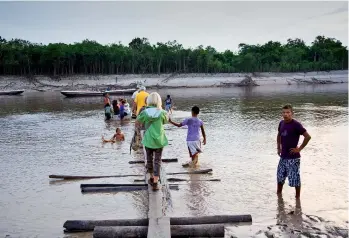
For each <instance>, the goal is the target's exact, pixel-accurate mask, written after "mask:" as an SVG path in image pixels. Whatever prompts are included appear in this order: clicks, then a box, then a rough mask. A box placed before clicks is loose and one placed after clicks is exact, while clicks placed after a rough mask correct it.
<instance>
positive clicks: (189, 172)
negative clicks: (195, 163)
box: [167, 169, 213, 175]
mask: <svg viewBox="0 0 349 238" xmlns="http://www.w3.org/2000/svg"><path fill="white" fill-rule="evenodd" d="M212 171H213V170H212V169H203V170H195V171H188V172H176V173H167V174H169V175H174V174H208V173H211V172H212Z"/></svg>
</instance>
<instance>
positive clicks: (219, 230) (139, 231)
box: [93, 224, 224, 238]
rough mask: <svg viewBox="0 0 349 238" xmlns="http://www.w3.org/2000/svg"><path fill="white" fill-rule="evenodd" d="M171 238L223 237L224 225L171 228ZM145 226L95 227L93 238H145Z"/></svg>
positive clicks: (146, 229) (146, 231)
mask: <svg viewBox="0 0 349 238" xmlns="http://www.w3.org/2000/svg"><path fill="white" fill-rule="evenodd" d="M170 228H171V237H224V225H217V224H214V225H213V224H210V225H183V226H176V225H174V226H171V227H170ZM147 234H148V228H147V227H146V226H96V227H95V229H94V231H93V237H94V238H117V237H147Z"/></svg>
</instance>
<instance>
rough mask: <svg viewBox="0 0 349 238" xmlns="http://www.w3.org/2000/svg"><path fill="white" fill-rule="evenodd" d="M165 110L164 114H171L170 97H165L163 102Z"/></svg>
mask: <svg viewBox="0 0 349 238" xmlns="http://www.w3.org/2000/svg"><path fill="white" fill-rule="evenodd" d="M165 110H166V112H170V113H171V114H172V98H171V96H170V95H167V98H166V100H165Z"/></svg>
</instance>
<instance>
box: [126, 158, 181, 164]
mask: <svg viewBox="0 0 349 238" xmlns="http://www.w3.org/2000/svg"><path fill="white" fill-rule="evenodd" d="M161 161H162V162H178V159H162V160H161ZM128 163H129V164H144V163H145V161H144V160H133V161H129V162H128Z"/></svg>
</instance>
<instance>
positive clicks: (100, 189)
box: [81, 184, 179, 193]
mask: <svg viewBox="0 0 349 238" xmlns="http://www.w3.org/2000/svg"><path fill="white" fill-rule="evenodd" d="M169 188H170V189H172V190H179V187H178V184H170V185H169ZM147 189H148V186H121V187H84V188H81V192H82V193H110V192H133V191H140V190H147Z"/></svg>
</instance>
